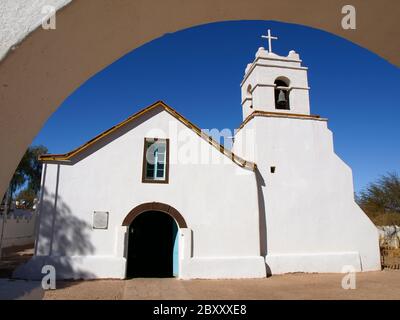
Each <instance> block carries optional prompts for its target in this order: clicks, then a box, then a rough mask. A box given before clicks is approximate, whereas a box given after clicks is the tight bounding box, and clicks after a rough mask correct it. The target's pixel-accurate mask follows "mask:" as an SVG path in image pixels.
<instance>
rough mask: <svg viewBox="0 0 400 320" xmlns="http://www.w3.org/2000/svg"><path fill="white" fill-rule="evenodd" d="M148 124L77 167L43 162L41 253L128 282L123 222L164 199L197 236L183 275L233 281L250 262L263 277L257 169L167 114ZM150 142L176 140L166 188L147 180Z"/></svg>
mask: <svg viewBox="0 0 400 320" xmlns="http://www.w3.org/2000/svg"><path fill="white" fill-rule="evenodd" d="M144 120H145V121H143V120H140V121H139V120H137V121H135V122H133V123H131V124H129V125H127V126H126V127H125V128H124V129H123V132H118V133H116V134H113V135H111V136H110V137H107V138H106V139H107V140H106V141H105V142H104V143H101V144H100V146H98V147H97V148H96V149H90V150H87V151H85V154H84V155H83V156H81V157H80V158H79V159H77V161H76V163H74V164H70V165H69V164H57V163H47V164H45V170H44V174H43V182H44V189H43V190H44V193H43V200H42V206H41V209H40V213H41V220H40V221H41V224H40V230H39V240H38V247H37V255H38V256H61V257H67V259H69V258H73V259H75V258H76V257H81V260H82V259H83V260H82V261H83V262H81V263H80V264H79V266H80V268H82V270H84V269H85V268H87V267H88V266H89V265H90V266H91V267H90V268H91V270H90V272H92V273H94V276H93V277H103V276H104V274H107V272H108V273H109V274H110V273H111V274H112V273H113V275H109V276H113V277H121V278H123V277H124V276H125V274H124V266H125V265H124V264H125V262H126V261H125V257H124V246H125V245H126V242H125V241H126V236H125V235H124V233H126V227H122V221H123V220H124V218H125V216H126V215H127V214H128V213H129V212H130V210H132V209H133V208H134V207H136V206H137V205H140V204H142V203H146V202H161V203H165V204H168V205H170V206H172V207H174V208H175V209H177V210H178V211H179V212H180V213H181V214H182V215H183V217H184V219H185V221H186V223H187V225H188V228H189V229H190V230H191V232H192V237H193V239H192V247H193V248H192V252H191V257H190V262H187V261H186V263H185V264H183V268H185V270H181V271H182V272H181V275H182V277H186V278H192V277H212V272H213V270H212V269H210V266H211V265H215V266H216V268H217V269H218V270H219V273H218V272H216V273H215V274H214V275H217V276H218V277H235V276H237V275H239V274H243V272H244V271H246V269H245V268H243V266H244V265H248V264H249V263H250V264H252V263H253V262H252V258H251V257H254V259H255V260H257V261H256V264H257V266H256V267H253V269H257V270H256V271H254V273H253V274H251V273H250V274H247V276H251V275H253V276H255V275H257V276H265V266H264V262H263V259H262V257H260V238H259V218H260V217H259V213H258V205H259V203H258V198H257V193H256V190H257V186H256V179H255V175H254V172H253V171H250V170H247V169H243V168H241V167H239V166H238V165H237V164H235V163H233V162H232V161H231V160H230V159H228V158H227V157H226V156H225V155H223V154H222V153H221V152H219V151H218V150H217V149H215V148H214V147H212V146H211V145H210V144H208V143H207V142H206V141H204V140H203V139H200V138H199V137H198V136H197V135H196V134H195V133H194V132H193V131H192V130H190V129H188V128H187V127H186V126H184V125H183V124H182V123H180V122H179V121H177V120H176V119H175V118H173V117H172V116H171V115H169V114H168V113H167V112H159V113H155V114H153V115H149V116H148V117H147V118H146V119H144ZM154 128H157V129H154ZM145 137H149V138H153V137H157V138H169V139H170V168H169V183H168V184H154V183H142V165H143V143H144V138H145ZM54 208H56V209H54ZM94 211H107V212H109V223H108V228H107V230H94V229H93V228H92V223H93V221H92V219H93V212H94ZM54 212H56V214H55V215H54ZM68 257H69V258H68ZM99 258H101V259H103V260H104V263H108V262H107V261H111V260H112V259H114V260H113V261H114V264H115V265H118V268H117V269H114V270H113V271H110V269H109V270H108V271H107V270H99V269H98V268H99V266H97V264H98V263H102V262H100V261H102V260H100V261H99V260H98V259H99ZM225 258H226V259H225ZM96 259H97V261H98V263H97V264H96V263H95V262H94V261H96ZM224 259H225V260H224ZM106 260H107V261H106ZM85 261H86V262H85ZM73 263H75V262H73ZM96 270H97V271H96ZM245 275H246V274H244V276H245Z"/></svg>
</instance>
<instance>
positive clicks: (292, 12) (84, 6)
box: [0, 0, 400, 194]
mask: <svg viewBox="0 0 400 320" xmlns="http://www.w3.org/2000/svg"><path fill="white" fill-rule="evenodd" d="M384 2H385V3H386V4H382V1H380V2H378V1H376V2H366V1H362V0H353V2H352V4H353V5H354V6H355V7H356V8H357V15H358V16H360V17H362V18H361V19H358V20H357V29H356V30H344V29H342V28H341V25H340V20H341V18H342V15H341V8H342V6H343V1H341V0H336V1H333V0H332V1H329V2H326V1H324V2H322V1H319V0H310V1H308V2H307V3H306V4H305V3H303V2H301V1H288V0H285V1H267V0H250V1H241V0H231V1H224V0H205V1H180V0H166V1H151V0H150V1H148V0H145V1H143V0H137V1H113V2H112V3H111V2H110V1H107V0H74V1H72V2H71V3H69V0H59V1H57V3H59V4H60V6H62V5H63V4H64V5H65V4H67V3H69V4H68V5H67V6H65V7H64V8H62V9H61V10H59V11H57V19H56V29H55V30H44V29H42V28H40V27H39V28H38V27H37V26H38V25H40V21H41V18H42V17H41V16H40V12H41V9H42V8H41V6H40V4H43V2H42V1H30V0H25V2H24V3H23V7H24V10H23V12H21V10H10V9H9V8H8V7H7V5H9V3H11V4H12V3H13V2H8V1H5V2H0V13H1V14H2V15H1V18H2V19H3V20H2V21H4V24H3V25H2V26H1V27H2V28H3V27H7V26H9V25H11V28H10V30H9V31H10V32H9V33H8V34H7V37H6V38H8V37H9V36H11V37H13V34H14V31H15V30H14V29H16V28H23V29H24V33H23V34H22V35H19V36H18V37H14V38H13V42H12V43H9V44H8V45H7V46H8V47H7V48H6V49H10V50H9V51H8V54H7V55H6V56H5V58H4V59H3V60H1V61H0V106H1V114H2V116H1V117H0V147H1V149H2V156H1V160H0V165H1V170H0V194H3V193H4V191H5V189H6V186H7V184H8V182H9V181H10V179H11V177H12V174H13V172H14V171H15V169H16V167H17V165H18V162H19V160H20V159H21V158H22V156H23V154H24V152H25V150H26V148H27V147H28V146H29V144H30V143H31V142H32V139H33V138H34V137H35V136H36V135H37V133H38V132H39V131H40V129H41V128H42V126H43V125H44V123H45V121H46V120H47V119H48V117H49V116H50V115H51V114H52V113H53V112H54V111H56V110H57V108H58V107H59V106H60V104H61V103H62V102H63V101H64V100H65V99H66V98H67V97H68V96H69V95H70V94H71V93H72V92H73V91H74V90H75V89H77V88H78V87H79V86H80V85H81V84H82V83H83V82H84V81H86V80H87V79H89V78H90V77H91V76H92V75H94V74H95V73H97V72H98V71H100V70H102V69H103V68H105V67H106V66H108V65H109V64H111V63H112V62H114V61H115V60H116V59H118V58H120V57H122V56H123V55H125V54H127V53H128V52H130V51H132V50H134V49H135V48H137V47H139V46H141V45H143V44H145V43H147V42H149V41H151V40H153V39H155V38H158V37H160V36H162V35H163V34H165V33H168V32H175V31H178V30H182V29H185V28H189V27H192V26H195V25H201V24H206V23H211V22H217V21H230V20H275V21H284V22H289V23H297V24H302V25H306V26H310V27H314V28H318V29H321V30H326V31H328V32H332V33H335V34H338V35H340V36H342V37H345V38H347V39H348V40H350V41H353V42H355V43H357V44H359V45H361V46H363V47H367V48H369V49H371V50H373V51H374V52H376V53H378V54H380V55H381V56H383V57H385V58H386V59H388V60H389V61H391V62H392V63H395V64H398V63H399V62H400V58H399V56H398V54H397V52H398V51H399V50H398V48H399V42H398V41H388V39H387V37H389V36H390V37H391V38H392V39H398V38H399V36H398V35H399V28H398V27H397V15H396V13H397V12H398V10H396V8H399V5H400V3H399V2H396V3H395V2H393V1H392V2H391V3H388V1H387V0H386V1H384ZM35 6H36V7H35ZM388 6H389V7H390V8H391V10H387V7H388ZM171 8H173V9H174V10H173V15H168V14H165V13H166V12H170V11H171ZM2 9H4V10H2ZM8 12H15V13H14V15H16V16H11V18H9V19H8V20H7V19H6V17H7V15H6V14H7V13H8ZM316 12H317V14H316ZM38 13H39V15H38ZM34 14H36V16H33V15H34ZM24 15H25V16H24ZM381 16H384V17H385V19H383V20H381V21H380V23H379V24H374V23H371V21H375V20H376V18H377V17H381ZM32 18H33V19H32ZM21 20H22V21H24V22H25V20H27V21H31V22H32V24H30V25H26V26H24V25H23V24H21ZM35 29H36V30H35ZM1 30H2V31H3V32H4V33H6V31H7V28H6V29H1ZM4 30H6V31H4ZM32 30H34V31H33V32H32ZM382 35H383V36H382ZM385 35H386V37H385ZM24 37H26V38H25V39H23V38H24ZM0 38H1V37H0ZM22 39H23V41H21V40H22ZM2 44H3V42H2V41H0V45H2Z"/></svg>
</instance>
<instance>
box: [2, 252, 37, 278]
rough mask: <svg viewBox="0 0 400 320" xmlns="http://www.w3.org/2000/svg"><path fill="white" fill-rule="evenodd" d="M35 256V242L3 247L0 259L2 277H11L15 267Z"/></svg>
mask: <svg viewBox="0 0 400 320" xmlns="http://www.w3.org/2000/svg"><path fill="white" fill-rule="evenodd" d="M32 256H33V244H30V245H26V246H13V247H8V248H4V249H3V256H2V258H1V260H0V278H10V277H11V275H12V273H13V271H14V269H15V268H16V267H17V266H18V265H20V264H22V263H24V262H26V261H28V260H29V259H30V258H32Z"/></svg>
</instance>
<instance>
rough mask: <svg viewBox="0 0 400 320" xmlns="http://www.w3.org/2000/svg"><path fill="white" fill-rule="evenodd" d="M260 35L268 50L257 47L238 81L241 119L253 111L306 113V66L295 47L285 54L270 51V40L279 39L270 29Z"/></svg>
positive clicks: (307, 98)
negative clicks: (250, 61) (240, 81)
mask: <svg viewBox="0 0 400 320" xmlns="http://www.w3.org/2000/svg"><path fill="white" fill-rule="evenodd" d="M262 37H263V38H267V39H268V50H267V49H264V48H263V47H260V48H259V49H258V51H257V52H256V55H255V59H254V61H253V62H252V63H249V64H248V65H247V67H246V70H245V74H244V78H243V81H242V83H241V84H240V87H241V92H242V108H243V120H244V119H246V118H247V117H248V116H249V115H250V114H251V113H253V112H254V111H267V112H278V113H293V114H305V115H309V114H310V102H309V89H310V88H309V87H308V80H307V70H308V68H307V67H303V66H302V65H301V62H302V61H301V60H300V56H299V54H298V53H296V52H295V51H294V50H292V51H290V52H289V54H288V55H287V56H279V55H277V54H275V53H273V52H272V40H276V39H278V38H277V37H273V36H271V31H270V30H268V35H266V36H262Z"/></svg>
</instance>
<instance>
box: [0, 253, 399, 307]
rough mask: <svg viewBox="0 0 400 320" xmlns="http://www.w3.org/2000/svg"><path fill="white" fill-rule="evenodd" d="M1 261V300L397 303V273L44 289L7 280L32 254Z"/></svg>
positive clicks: (94, 283) (60, 284) (63, 284)
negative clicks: (350, 280)
mask: <svg viewBox="0 0 400 320" xmlns="http://www.w3.org/2000/svg"><path fill="white" fill-rule="evenodd" d="M5 253H6V254H5V257H3V260H2V261H0V299H50V300H54V299H57V300H59V299H91V300H99V299H100V300H101V299H107V300H114V299H127V300H129V299H140V300H146V299H161V300H162V299H165V300H174V299H183V300H186V299H199V300H207V299H216V300H217V299H228V300H229V299H262V300H263V299H396V300H399V299H400V270H390V269H385V270H383V271H377V272H364V273H357V274H356V278H355V280H356V281H355V284H356V289H349V290H345V289H343V288H342V279H343V277H344V274H304V273H297V274H286V275H275V276H272V277H269V278H264V279H240V280H177V279H174V278H136V279H130V280H91V281H57V283H56V287H57V288H56V289H55V290H47V291H43V289H42V288H41V283H40V282H39V281H25V280H11V279H9V277H10V276H11V273H12V270H13V269H14V268H15V266H17V265H18V264H20V263H23V262H25V261H26V260H27V259H29V258H30V257H31V256H32V253H33V250H32V248H30V247H18V248H17V247H14V248H10V249H8V250H7V251H6V252H5Z"/></svg>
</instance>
